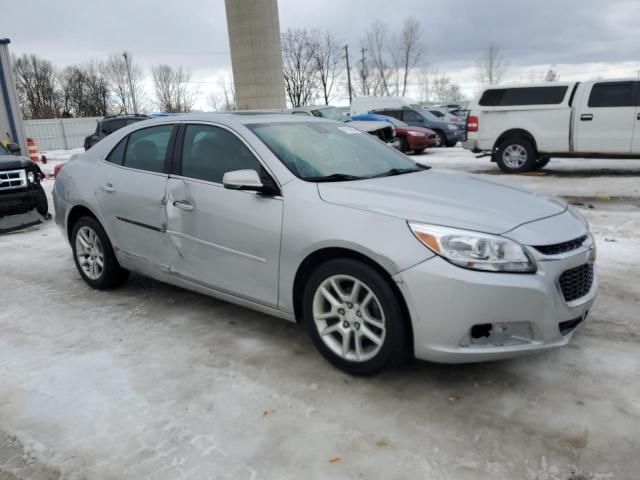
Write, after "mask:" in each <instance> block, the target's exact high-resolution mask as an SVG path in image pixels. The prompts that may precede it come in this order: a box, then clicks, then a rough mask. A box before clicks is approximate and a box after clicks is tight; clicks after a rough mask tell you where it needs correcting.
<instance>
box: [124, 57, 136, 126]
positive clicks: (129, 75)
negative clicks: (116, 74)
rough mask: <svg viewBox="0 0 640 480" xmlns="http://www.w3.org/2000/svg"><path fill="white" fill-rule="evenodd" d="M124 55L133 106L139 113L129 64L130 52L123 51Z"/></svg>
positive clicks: (134, 111) (134, 110)
mask: <svg viewBox="0 0 640 480" xmlns="http://www.w3.org/2000/svg"><path fill="white" fill-rule="evenodd" d="M122 56H123V57H124V63H125V65H126V67H127V78H128V79H129V94H130V95H131V106H132V107H133V113H134V114H137V113H138V105H137V103H136V92H134V91H133V82H132V81H131V65H129V54H128V53H127V52H122Z"/></svg>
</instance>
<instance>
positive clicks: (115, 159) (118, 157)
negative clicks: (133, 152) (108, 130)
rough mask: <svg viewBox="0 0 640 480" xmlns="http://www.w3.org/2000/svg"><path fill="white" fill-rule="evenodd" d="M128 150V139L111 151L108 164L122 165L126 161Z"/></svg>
mask: <svg viewBox="0 0 640 480" xmlns="http://www.w3.org/2000/svg"><path fill="white" fill-rule="evenodd" d="M126 148H127V137H125V138H123V139H122V140H120V142H119V143H118V145H116V147H115V148H114V149H113V150H111V153H110V154H109V155H107V162H110V163H115V164H116V165H122V162H123V161H124V151H125V149H126Z"/></svg>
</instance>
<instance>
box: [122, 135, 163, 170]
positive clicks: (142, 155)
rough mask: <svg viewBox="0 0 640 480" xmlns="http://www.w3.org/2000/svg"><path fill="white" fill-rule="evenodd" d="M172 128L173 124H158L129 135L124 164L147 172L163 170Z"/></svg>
mask: <svg viewBox="0 0 640 480" xmlns="http://www.w3.org/2000/svg"><path fill="white" fill-rule="evenodd" d="M172 130H173V125H158V126H157V127H149V128H143V129H142V130H137V131H135V132H133V133H132V134H131V135H129V141H128V143H127V149H126V152H125V155H124V166H125V167H130V168H136V169H139V170H146V171H148V172H158V173H162V172H164V164H165V158H166V156H167V149H168V146H169V140H170V139H171V131H172Z"/></svg>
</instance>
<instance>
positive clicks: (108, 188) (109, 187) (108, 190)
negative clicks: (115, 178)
mask: <svg viewBox="0 0 640 480" xmlns="http://www.w3.org/2000/svg"><path fill="white" fill-rule="evenodd" d="M100 188H102V190H103V191H105V192H106V193H113V192H115V191H116V189H115V187H114V186H113V185H112V184H110V183H105V184H104V185H102V186H101V187H100Z"/></svg>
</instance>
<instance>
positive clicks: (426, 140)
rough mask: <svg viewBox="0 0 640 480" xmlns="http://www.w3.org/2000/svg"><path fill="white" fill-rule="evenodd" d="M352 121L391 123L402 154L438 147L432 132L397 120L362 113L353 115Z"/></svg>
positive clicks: (418, 152)
mask: <svg viewBox="0 0 640 480" xmlns="http://www.w3.org/2000/svg"><path fill="white" fill-rule="evenodd" d="M351 119H352V120H358V121H367V120H368V121H384V122H389V123H391V124H392V125H393V126H394V127H395V129H396V136H397V137H398V140H399V147H398V148H399V149H400V151H401V152H402V153H408V152H413V153H416V154H420V153H422V152H424V151H425V149H427V148H429V147H433V146H439V145H438V136H437V135H436V132H434V131H433V130H429V129H428V128H424V127H413V126H411V125H408V124H406V123H404V122H403V121H400V120H398V119H397V118H393V117H388V116H386V115H378V114H375V113H363V114H359V115H354V116H353V117H351Z"/></svg>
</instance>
